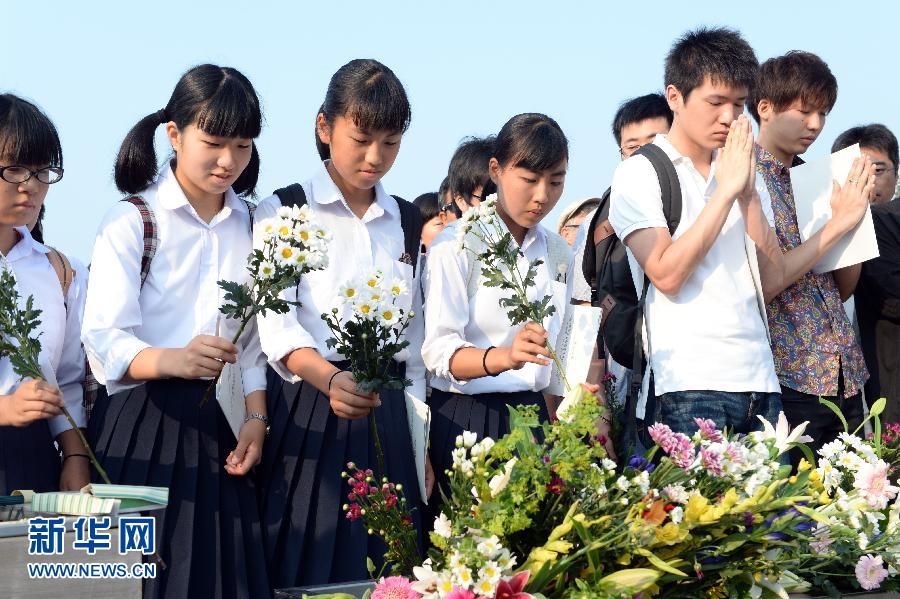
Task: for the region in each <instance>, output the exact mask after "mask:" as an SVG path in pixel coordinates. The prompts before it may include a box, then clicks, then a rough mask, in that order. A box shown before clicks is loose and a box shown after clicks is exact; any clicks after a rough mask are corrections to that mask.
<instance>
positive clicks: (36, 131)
mask: <svg viewBox="0 0 900 599" xmlns="http://www.w3.org/2000/svg"><path fill="white" fill-rule="evenodd" d="M0 158H2V160H3V161H4V162H5V163H6V165H7V166H10V165H22V166H55V167H61V166H62V165H63V157H62V145H61V144H60V141H59V134H58V133H57V131H56V127H54V126H53V123H52V122H50V119H49V118H47V116H46V115H45V114H44V113H42V112H41V111H40V110H39V109H38V108H37V106H35V105H34V104H31V103H30V102H26V101H25V100H22V99H20V98H17V97H15V96H10V95H4V96H2V97H0Z"/></svg>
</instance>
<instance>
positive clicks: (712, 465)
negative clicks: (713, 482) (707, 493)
mask: <svg viewBox="0 0 900 599" xmlns="http://www.w3.org/2000/svg"><path fill="white" fill-rule="evenodd" d="M698 420H699V419H698ZM700 461H701V462H702V463H703V467H704V468H706V470H707V471H708V472H709V473H710V474H712V475H713V476H722V474H723V472H722V456H720V455H719V454H717V453H716V452H714V451H710V450H708V449H701V450H700Z"/></svg>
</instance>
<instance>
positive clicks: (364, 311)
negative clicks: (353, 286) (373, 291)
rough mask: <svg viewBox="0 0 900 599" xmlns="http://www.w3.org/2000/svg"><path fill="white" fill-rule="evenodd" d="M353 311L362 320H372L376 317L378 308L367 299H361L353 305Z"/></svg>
mask: <svg viewBox="0 0 900 599" xmlns="http://www.w3.org/2000/svg"><path fill="white" fill-rule="evenodd" d="M353 310H354V311H355V312H356V313H357V314H359V315H360V316H362V317H363V318H367V319H372V318H375V317H376V316H377V315H378V306H377V305H376V304H375V303H374V302H372V301H371V300H369V299H368V298H364V297H361V298H359V299H358V300H357V301H356V302H354V303H353Z"/></svg>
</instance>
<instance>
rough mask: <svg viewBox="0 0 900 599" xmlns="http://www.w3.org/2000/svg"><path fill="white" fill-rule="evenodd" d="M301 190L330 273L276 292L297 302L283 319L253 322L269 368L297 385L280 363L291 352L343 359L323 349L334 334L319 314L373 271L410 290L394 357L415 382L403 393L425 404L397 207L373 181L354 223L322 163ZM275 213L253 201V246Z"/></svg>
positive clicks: (419, 328) (416, 293) (415, 283)
mask: <svg viewBox="0 0 900 599" xmlns="http://www.w3.org/2000/svg"><path fill="white" fill-rule="evenodd" d="M302 185H303V191H304V192H305V193H306V200H307V204H308V206H309V209H310V210H311V212H312V213H313V215H314V218H315V219H316V221H317V222H319V223H321V224H322V225H324V226H325V227H327V228H328V229H329V230H330V231H331V233H332V235H333V239H332V241H331V244H330V246H329V248H328V267H327V268H325V269H324V270H318V271H313V272H310V273H308V274H306V275H304V276H303V278H302V279H301V281H300V285H299V287H298V288H290V289H286V290H285V291H283V292H282V297H283V298H284V299H286V300H289V301H299V302H300V307H297V308H293V309H291V310H289V311H288V312H287V313H285V314H274V313H272V312H268V313H266V315H265V316H262V317H260V318H259V319H258V322H259V335H260V340H261V342H262V348H263V351H264V352H265V354H266V356H267V357H268V361H269V364H271V366H272V368H274V369H275V371H276V372H277V373H278V374H279V375H281V377H282V378H283V379H285V380H287V381H292V382H297V381H299V380H300V378H299V377H297V376H296V375H294V373H292V372H291V371H289V370H288V369H287V367H286V366H285V365H284V364H283V363H282V359H283V358H285V357H286V356H288V355H289V354H290V353H291V352H292V351H294V350H296V349H300V348H304V347H309V348H313V349H315V350H316V351H318V352H319V354H320V355H321V356H322V357H323V358H325V359H326V360H332V361H339V360H343V356H341V355H339V354H338V353H337V351H336V350H335V349H331V348H329V347H328V345H327V343H326V342H327V340H328V339H329V338H330V337H332V334H331V331H330V330H329V329H328V326H327V325H326V324H325V321H324V320H322V314H323V313H326V312H330V311H331V310H332V309H333V308H335V307H338V306H339V305H340V302H339V299H338V290H339V289H340V287H341V285H343V284H344V283H347V282H348V281H352V280H354V279H357V278H359V277H361V276H367V275H368V274H370V273H371V272H372V271H373V270H375V269H378V270H381V272H382V274H383V275H384V276H385V277H388V278H399V279H402V280H403V281H404V282H405V283H406V288H407V289H408V290H409V293H408V294H407V295H405V296H403V297H404V298H405V301H406V303H405V304H404V305H401V306H400V307H401V308H403V309H405V310H409V309H412V310H413V312H415V314H416V316H415V317H413V319H412V321H411V322H410V326H409V328H407V330H406V333H405V339H407V340H408V341H409V342H410V345H409V346H408V347H407V348H406V349H404V350H403V351H401V352H399V353H398V354H397V355H396V356H394V359H395V360H396V361H397V362H406V377H407V378H408V379H410V380H411V381H412V383H413V384H412V385H411V386H410V387H407V389H406V393H407V394H408V395H409V396H411V397H412V398H414V399H416V400H419V401H425V367H424V365H423V364H422V355H421V351H420V349H421V347H422V337H423V334H424V333H423V331H424V326H425V325H424V316H423V315H422V294H421V289H420V283H419V276H420V271H419V270H418V269H416V272H415V275H413V267H412V265H410V264H408V263H406V262H405V261H401V260H400V259H401V257H403V254H404V253H405V251H406V249H405V244H404V236H403V227H402V226H401V224H400V208H399V207H398V206H397V201H396V200H395V199H394V198H393V197H391V196H390V195H389V194H388V193H387V192H386V191H385V190H384V187H383V186H382V185H381V183H378V184H377V185H376V186H375V201H374V202H373V203H372V205H371V206H369V209H368V210H367V211H366V213H365V214H364V215H363V217H362V218H358V217H357V216H356V215H355V214H354V213H353V211H352V210H351V209H350V206H349V205H348V204H347V201H346V200H345V199H344V196H343V194H341V191H340V190H339V189H338V187H337V185H335V183H334V181H333V180H332V179H331V175H329V174H328V170H327V168H326V166H325V163H323V164H322V166H321V167H320V169H319V170H318V171H317V172H316V174H315V175H314V176H313V177H312V178H311V179H309V180H307V181H305V182H304V183H303V184H302ZM280 207H281V201H280V200H279V199H278V196H275V195H273V196H270V197H268V198H266V199H264V200H263V201H262V202H260V203H259V206H258V207H257V209H256V226H255V230H256V235H255V236H254V237H255V243H256V244H257V247H262V230H263V227H264V225H265V223H266V221H268V220H270V219H273V218H276V216H277V211H278V208H280Z"/></svg>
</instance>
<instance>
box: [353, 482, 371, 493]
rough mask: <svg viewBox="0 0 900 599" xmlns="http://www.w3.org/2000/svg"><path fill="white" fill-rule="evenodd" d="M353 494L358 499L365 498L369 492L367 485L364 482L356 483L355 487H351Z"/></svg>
mask: <svg viewBox="0 0 900 599" xmlns="http://www.w3.org/2000/svg"><path fill="white" fill-rule="evenodd" d="M353 492H354V493H356V494H357V495H359V496H360V497H365V496H366V493H368V492H369V485H367V484H366V483H364V482H357V483H356V484H355V485H353Z"/></svg>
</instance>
